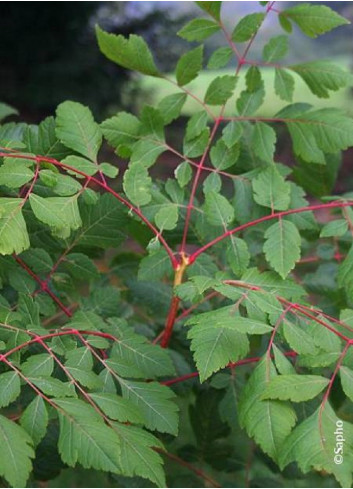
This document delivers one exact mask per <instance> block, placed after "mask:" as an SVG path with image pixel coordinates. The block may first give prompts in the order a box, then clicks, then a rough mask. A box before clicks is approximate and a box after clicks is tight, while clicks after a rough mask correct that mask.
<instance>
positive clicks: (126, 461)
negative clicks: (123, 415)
mask: <svg viewBox="0 0 353 489" xmlns="http://www.w3.org/2000/svg"><path fill="white" fill-rule="evenodd" d="M113 426H114V429H115V431H116V433H117V434H118V436H119V438H120V445H121V452H120V464H121V466H122V467H123V470H124V474H125V475H127V476H129V477H132V476H135V475H137V476H140V477H144V478H145V479H149V480H151V481H152V482H153V483H154V484H156V485H157V486H158V487H165V486H166V481H165V476H164V472H163V469H162V464H163V460H162V458H161V456H160V455H159V454H158V453H157V452H156V451H155V450H154V448H156V447H158V448H163V446H162V444H161V442H160V441H159V440H158V438H156V437H155V436H153V435H152V434H151V433H148V432H147V431H145V430H142V429H140V428H137V427H136V426H125V425H122V424H117V423H114V425H113Z"/></svg>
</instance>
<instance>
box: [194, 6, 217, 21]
mask: <svg viewBox="0 0 353 489" xmlns="http://www.w3.org/2000/svg"><path fill="white" fill-rule="evenodd" d="M195 3H196V4H197V5H198V6H199V7H200V8H201V9H202V10H204V11H205V12H207V13H208V14H209V15H210V16H211V17H213V18H214V19H216V20H218V21H219V20H220V16H221V6H222V2H195Z"/></svg>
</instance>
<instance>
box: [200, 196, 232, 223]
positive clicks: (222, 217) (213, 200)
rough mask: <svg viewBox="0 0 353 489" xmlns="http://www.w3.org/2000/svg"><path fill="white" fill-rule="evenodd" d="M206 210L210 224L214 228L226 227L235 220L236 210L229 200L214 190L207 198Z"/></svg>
mask: <svg viewBox="0 0 353 489" xmlns="http://www.w3.org/2000/svg"><path fill="white" fill-rule="evenodd" d="M204 210H205V214H206V218H207V220H208V222H209V223H210V224H212V225H213V226H223V227H226V226H227V225H228V224H229V223H230V222H232V221H233V219H234V209H233V207H232V206H231V205H230V204H229V202H228V200H227V199H226V198H225V197H224V196H223V195H220V194H217V193H216V192H214V191H212V190H210V191H209V192H207V194H206V196H205V205H204Z"/></svg>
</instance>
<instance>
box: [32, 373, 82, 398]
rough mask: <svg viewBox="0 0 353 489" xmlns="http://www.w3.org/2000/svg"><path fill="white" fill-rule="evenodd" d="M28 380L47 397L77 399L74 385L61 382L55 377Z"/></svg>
mask: <svg viewBox="0 0 353 489" xmlns="http://www.w3.org/2000/svg"><path fill="white" fill-rule="evenodd" d="M28 380H29V381H30V382H31V383H32V384H34V385H35V386H36V387H38V389H40V390H41V391H42V392H43V393H44V394H46V395H47V396H59V397H76V392H75V389H74V388H73V386H72V384H69V383H67V382H61V381H60V380H59V379H55V378H54V377H44V376H41V377H28Z"/></svg>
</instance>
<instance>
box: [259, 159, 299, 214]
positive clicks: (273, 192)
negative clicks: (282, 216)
mask: <svg viewBox="0 0 353 489" xmlns="http://www.w3.org/2000/svg"><path fill="white" fill-rule="evenodd" d="M252 187H253V191H254V199H255V201H256V202H257V203H258V204H260V205H263V206H264V207H269V208H270V209H271V210H272V211H275V210H278V211H284V210H286V209H288V206H289V202H290V185H289V183H288V182H286V181H285V180H284V178H283V177H282V175H280V173H279V171H278V170H277V168H276V167H275V166H274V165H271V166H268V167H267V168H265V169H264V170H262V171H261V172H259V174H258V175H257V176H256V177H255V178H254V179H253V181H252Z"/></svg>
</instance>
